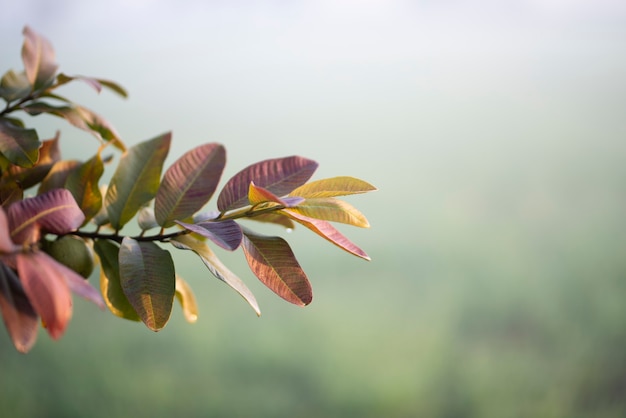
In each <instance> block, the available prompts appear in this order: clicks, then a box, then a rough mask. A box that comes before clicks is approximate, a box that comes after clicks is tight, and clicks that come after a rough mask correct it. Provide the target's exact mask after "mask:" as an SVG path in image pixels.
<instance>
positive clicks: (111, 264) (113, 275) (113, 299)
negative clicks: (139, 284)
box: [94, 239, 141, 321]
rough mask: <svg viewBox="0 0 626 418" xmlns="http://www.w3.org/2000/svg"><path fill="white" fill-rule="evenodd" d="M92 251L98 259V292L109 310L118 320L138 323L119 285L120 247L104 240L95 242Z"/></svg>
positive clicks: (135, 314) (137, 316)
mask: <svg viewBox="0 0 626 418" xmlns="http://www.w3.org/2000/svg"><path fill="white" fill-rule="evenodd" d="M94 250H95V251H96V254H98V257H99V258H100V265H101V269H100V292H101V293H102V296H103V298H104V302H105V304H106V306H107V308H109V310H110V311H111V312H112V313H113V314H114V315H116V316H119V317H120V318H125V319H129V320H131V321H140V320H141V318H139V315H137V312H135V308H133V306H132V305H131V304H130V302H129V301H128V298H127V297H126V295H125V294H124V291H123V290H122V285H121V283H120V266H119V251H120V247H119V246H118V245H116V244H114V243H113V242H111V241H108V240H105V239H98V240H95V243H94Z"/></svg>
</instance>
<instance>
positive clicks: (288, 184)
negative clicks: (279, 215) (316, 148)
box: [217, 156, 318, 212]
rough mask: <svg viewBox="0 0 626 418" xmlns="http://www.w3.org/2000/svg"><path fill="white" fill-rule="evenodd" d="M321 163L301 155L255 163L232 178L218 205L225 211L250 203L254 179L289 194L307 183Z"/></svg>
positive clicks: (266, 187) (283, 193)
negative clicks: (249, 198)
mask: <svg viewBox="0 0 626 418" xmlns="http://www.w3.org/2000/svg"><path fill="white" fill-rule="evenodd" d="M317 165H318V164H317V163H316V162H315V161H313V160H309V159H306V158H303V157H298V156H292V157H285V158H276V159H271V160H265V161H261V162H258V163H256V164H252V165H250V166H248V167H246V168H244V169H243V170H241V171H240V172H239V173H237V174H235V175H234V176H233V177H232V178H231V179H230V180H228V182H227V183H226V185H225V186H224V188H223V189H222V191H221V193H220V195H219V197H218V199H217V207H218V209H219V210H220V211H222V212H225V211H228V210H232V209H237V208H240V207H242V206H245V205H247V204H248V191H249V186H250V182H254V183H255V184H256V185H257V186H259V187H262V188H264V189H267V190H269V191H270V192H272V193H274V194H275V195H277V196H283V195H286V194H287V193H289V192H290V191H292V190H293V189H295V188H296V187H298V186H301V185H302V184H304V183H306V181H307V180H308V179H309V178H310V177H311V176H312V175H313V172H315V170H316V169H317Z"/></svg>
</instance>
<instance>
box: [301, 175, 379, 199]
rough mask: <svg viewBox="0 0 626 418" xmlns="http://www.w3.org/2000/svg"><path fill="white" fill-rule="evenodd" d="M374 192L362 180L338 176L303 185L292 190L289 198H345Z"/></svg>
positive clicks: (372, 187) (373, 189)
mask: <svg viewBox="0 0 626 418" xmlns="http://www.w3.org/2000/svg"><path fill="white" fill-rule="evenodd" d="M375 190H377V189H376V187H374V186H372V185H371V184H369V183H367V182H365V181H363V180H359V179H357V178H354V177H348V176H340V177H333V178H329V179H322V180H316V181H312V182H310V183H306V184H303V185H302V186H300V187H298V188H296V189H295V190H292V191H291V193H289V196H300V197H304V198H307V199H309V198H319V197H335V196H346V195H351V194H358V193H367V192H372V191H375Z"/></svg>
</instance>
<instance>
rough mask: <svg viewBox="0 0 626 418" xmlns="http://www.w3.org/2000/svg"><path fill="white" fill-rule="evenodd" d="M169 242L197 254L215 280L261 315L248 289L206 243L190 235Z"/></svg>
mask: <svg viewBox="0 0 626 418" xmlns="http://www.w3.org/2000/svg"><path fill="white" fill-rule="evenodd" d="M170 242H171V244H172V245H173V246H174V247H176V248H179V249H181V250H191V251H193V252H195V253H196V254H198V255H199V256H200V259H201V260H202V262H203V263H204V265H205V266H206V267H207V268H208V269H209V271H210V272H211V273H212V274H213V275H214V276H215V277H216V278H218V279H219V280H221V281H222V282H224V283H226V284H227V285H228V286H229V287H230V288H232V289H233V290H235V291H236V292H237V293H239V295H241V297H243V298H244V299H245V301H246V302H248V304H249V305H250V306H251V307H252V309H254V312H256V314H257V315H259V316H260V315H261V310H260V309H259V304H258V303H257V301H256V298H255V297H254V295H253V294H252V292H251V291H250V289H248V287H247V286H246V285H245V283H244V282H243V281H242V280H241V279H240V278H239V277H237V276H236V275H235V274H234V273H233V272H232V271H230V270H229V269H228V267H226V266H225V265H224V264H223V263H222V262H221V261H220V259H219V258H217V256H216V255H215V253H214V252H213V251H212V250H211V249H210V248H209V246H208V245H206V243H204V242H203V241H200V240H199V239H197V238H194V237H193V236H191V235H190V234H187V235H179V236H177V237H176V238H173V239H172V240H171V241H170Z"/></svg>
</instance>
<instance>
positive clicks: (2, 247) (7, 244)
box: [0, 206, 19, 254]
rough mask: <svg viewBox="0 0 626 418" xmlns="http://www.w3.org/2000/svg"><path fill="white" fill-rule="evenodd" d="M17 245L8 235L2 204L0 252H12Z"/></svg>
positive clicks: (0, 214)
mask: <svg viewBox="0 0 626 418" xmlns="http://www.w3.org/2000/svg"><path fill="white" fill-rule="evenodd" d="M16 248H19V247H17V246H16V245H15V244H14V243H13V241H12V240H11V236H10V235H9V221H8V219H7V215H6V213H5V212H4V209H3V208H2V206H0V253H5V254H7V253H12V252H14V251H15V250H16Z"/></svg>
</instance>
